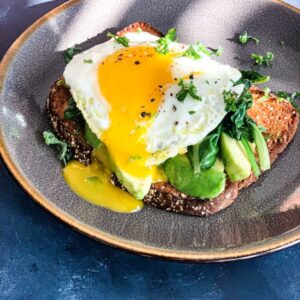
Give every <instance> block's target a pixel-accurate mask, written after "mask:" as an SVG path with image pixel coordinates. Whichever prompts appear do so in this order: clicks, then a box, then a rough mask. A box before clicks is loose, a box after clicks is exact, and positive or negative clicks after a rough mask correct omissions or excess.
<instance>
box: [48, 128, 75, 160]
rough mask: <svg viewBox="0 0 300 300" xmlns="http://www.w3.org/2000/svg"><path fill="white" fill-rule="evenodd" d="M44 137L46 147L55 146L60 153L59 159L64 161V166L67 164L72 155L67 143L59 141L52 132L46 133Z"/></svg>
mask: <svg viewBox="0 0 300 300" xmlns="http://www.w3.org/2000/svg"><path fill="white" fill-rule="evenodd" d="M43 137H44V140H45V143H46V145H48V146H49V145H55V146H56V148H57V149H58V153H59V159H60V160H61V161H63V163H64V164H66V163H67V162H68V161H69V160H70V159H71V158H72V153H71V151H70V149H69V148H68V144H67V143H66V142H63V141H61V140H59V139H58V138H57V137H56V136H55V135H54V134H53V132H51V131H44V132H43Z"/></svg>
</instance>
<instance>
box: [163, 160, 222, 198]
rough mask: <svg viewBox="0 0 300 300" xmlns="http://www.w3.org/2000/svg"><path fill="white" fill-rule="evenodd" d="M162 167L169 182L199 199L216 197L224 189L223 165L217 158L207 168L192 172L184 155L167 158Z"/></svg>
mask: <svg viewBox="0 0 300 300" xmlns="http://www.w3.org/2000/svg"><path fill="white" fill-rule="evenodd" d="M163 168H164V171H165V174H166V176H167V177H168V180H169V182H170V183H171V184H172V185H173V186H174V187H175V188H176V189H178V190H179V191H180V192H183V193H185V194H187V195H190V196H193V197H197V198H200V199H211V198H215V197H217V196H218V195H219V194H220V193H222V192H223V191H224V189H225V183H226V175H225V172H224V165H223V163H222V161H221V160H219V159H217V160H216V162H215V164H214V165H213V166H212V167H211V168H210V169H208V170H203V171H201V172H200V173H198V174H194V170H193V167H192V165H191V163H190V160H189V159H188V157H187V156H186V155H177V156H175V157H173V158H170V159H168V160H167V161H166V162H165V163H164V164H163Z"/></svg>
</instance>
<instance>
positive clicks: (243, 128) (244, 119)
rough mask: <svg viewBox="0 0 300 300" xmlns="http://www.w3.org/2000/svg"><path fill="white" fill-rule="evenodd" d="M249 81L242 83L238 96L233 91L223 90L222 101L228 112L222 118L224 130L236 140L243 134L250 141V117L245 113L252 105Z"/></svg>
mask: <svg viewBox="0 0 300 300" xmlns="http://www.w3.org/2000/svg"><path fill="white" fill-rule="evenodd" d="M250 85H251V83H250V82H249V81H248V82H245V83H244V90H243V92H242V93H241V95H240V96H238V94H237V93H235V92H234V91H224V93H223V96H224V102H225V104H226V107H225V109H226V111H227V112H228V113H227V115H226V117H225V118H224V120H223V126H224V131H225V132H226V133H228V134H229V135H230V136H231V137H233V138H235V139H236V140H241V138H242V137H243V136H244V137H246V138H247V140H250V141H252V140H253V138H252V134H251V132H252V131H251V130H252V129H251V126H250V125H251V124H252V123H253V121H252V119H251V118H250V117H249V116H248V115H247V110H248V109H249V108H250V107H251V106H252V104H253V99H252V95H251V93H250V92H249V87H250Z"/></svg>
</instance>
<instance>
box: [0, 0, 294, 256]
mask: <svg viewBox="0 0 300 300" xmlns="http://www.w3.org/2000/svg"><path fill="white" fill-rule="evenodd" d="M137 20H142V21H146V22H149V23H150V24H152V25H153V26H154V27H156V28H158V29H160V30H162V31H166V30H167V29H168V28H169V27H176V28H178V34H179V36H180V38H181V40H183V41H184V42H191V41H195V40H200V41H202V42H203V43H204V44H206V45H209V46H212V47H216V46H218V45H219V44H220V45H222V46H223V47H224V49H225V51H224V54H223V55H222V57H221V58H220V60H221V61H223V62H227V63H229V64H231V65H233V66H236V67H238V68H249V67H251V65H252V64H251V62H250V60H249V56H250V54H251V53H252V52H259V53H260V52H262V53H263V52H266V51H272V52H273V53H274V55H275V60H274V66H273V67H271V68H266V69H265V70H264V73H267V74H270V75H271V76H272V81H271V82H270V84H269V86H270V88H273V89H275V90H279V89H284V90H289V91H293V90H296V89H299V88H300V38H299V37H300V14H299V11H297V10H296V9H293V8H291V7H288V6H287V5H284V4H282V3H280V2H275V1H259V0H248V1H244V0H240V1H239V0H235V1H226V0H222V1H221V0H218V1H216V0H209V1H208V0H202V1H201V0H190V1H182V0H178V1H177V0H176V1H175V0H166V1H156V0H148V1H137V0H135V1H134V0H126V1H124V0H111V1H101V0H94V1H93V0H86V1H70V2H68V3H67V4H64V5H62V6H60V7H58V8H57V9H55V10H54V11H52V12H50V13H48V14H47V15H45V16H44V17H42V18H41V19H40V20H38V21H37V22H36V23H35V24H33V25H32V26H31V27H30V28H29V29H28V30H27V31H26V32H25V33H23V34H22V35H21V37H20V38H19V39H18V40H17V41H16V42H15V43H14V44H13V46H12V47H11V48H10V50H9V51H8V52H7V54H6V56H5V57H4V59H3V61H2V63H1V68H0V91H1V95H0V128H1V132H0V150H1V154H2V156H3V158H4V160H5V162H6V164H7V166H8V167H9V169H10V170H11V172H12V173H13V175H14V176H15V177H16V179H17V180H18V181H19V182H20V184H21V185H22V186H23V188H24V189H25V190H26V191H27V192H28V193H29V194H30V195H31V196H32V198H33V199H35V200H36V201H37V202H38V203H40V204H41V205H42V206H44V207H45V208H46V209H47V210H49V211H50V212H51V213H53V214H54V215H56V216H57V217H58V218H60V219H61V220H63V221H64V222H66V223H68V224H69V225H71V226H72V227H74V228H76V229H78V230H79V231H81V232H83V233H85V234H87V235H89V236H91V237H93V238H96V239H98V240H100V241H102V242H104V243H107V244H110V245H112V246H115V247H120V248H123V249H127V250H130V251H134V252H136V253H140V254H144V255H151V256H157V257H165V258H170V259H178V260H191V261H192V260H194V261H221V260H230V259H238V258H245V257H251V256H255V255H259V254H262V253H265V252H271V251H274V250H276V249H280V248H282V247H285V246H287V245H290V244H293V243H296V242H297V241H298V240H299V239H300V208H299V206H298V204H299V203H300V185H299V184H300V163H299V145H300V134H299V132H298V133H297V135H296V137H295V138H294V140H293V142H292V143H291V144H290V145H289V147H288V148H287V150H286V151H285V152H284V153H283V154H282V155H281V156H280V158H279V159H278V160H277V161H276V162H275V164H274V165H273V167H272V170H271V171H269V172H267V173H266V174H264V175H263V176H262V177H261V178H260V179H259V181H258V182H257V183H256V184H254V185H253V186H252V187H250V188H248V189H246V190H245V191H243V192H242V193H241V195H240V196H239V198H238V199H237V200H236V201H235V203H234V204H233V205H232V206H230V207H229V208H228V209H226V210H224V211H222V212H220V213H219V214H216V215H214V216H212V217H210V218H207V219H203V218H197V217H190V216H184V215H176V214H173V213H168V212H166V211H162V210H159V209H155V208H153V207H149V206H146V207H145V209H144V210H142V211H141V212H139V213H135V214H128V215H126V214H118V213H113V212H111V211H108V210H105V209H102V208H101V207H97V206H94V205H92V204H89V203H88V202H85V201H83V200H81V199H80V198H78V197H77V196H76V195H74V194H73V193H72V192H71V191H70V190H69V188H68V186H67V185H66V184H65V182H64V180H63V178H62V175H61V164H60V162H59V161H58V159H57V157H56V155H55V154H54V152H52V151H51V150H50V149H49V148H48V147H47V146H46V145H44V143H43V141H42V131H43V130H44V129H45V128H48V126H49V122H48V119H47V116H46V114H45V109H44V108H45V101H46V98H47V95H48V91H49V87H50V84H51V83H52V82H53V81H54V80H55V79H56V78H57V77H58V76H60V75H61V74H62V72H63V69H64V61H63V58H62V52H63V51H64V50H65V49H66V48H68V47H70V46H73V45H74V44H80V45H81V46H82V48H83V49H86V48H88V47H91V46H93V45H95V44H96V43H101V42H103V41H104V40H105V39H106V33H107V31H108V30H109V31H112V32H114V31H115V30H117V29H120V28H122V27H124V26H127V25H128V24H130V23H133V22H135V21H137ZM243 30H247V31H248V32H249V33H251V34H253V35H254V36H257V37H259V38H260V40H261V42H260V44H259V46H256V45H255V44H254V43H250V44H248V45H247V46H246V47H243V46H240V45H237V44H236V43H235V42H233V40H232V39H233V38H235V37H236V35H237V34H238V33H240V32H241V31H243ZM281 41H284V43H285V45H284V46H282V45H281V43H280V42H281Z"/></svg>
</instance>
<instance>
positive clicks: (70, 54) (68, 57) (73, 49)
mask: <svg viewBox="0 0 300 300" xmlns="http://www.w3.org/2000/svg"><path fill="white" fill-rule="evenodd" d="M80 51H81V49H80V48H78V47H71V48H68V49H67V50H66V51H65V53H64V58H65V62H66V64H68V63H69V62H70V61H71V59H72V58H73V56H74V55H75V54H77V53H79V52H80Z"/></svg>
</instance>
